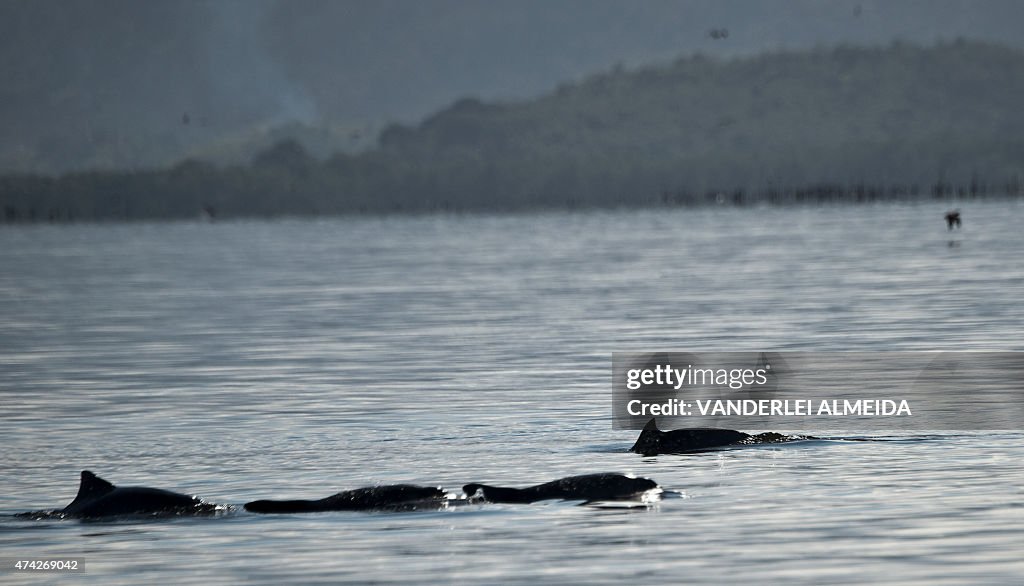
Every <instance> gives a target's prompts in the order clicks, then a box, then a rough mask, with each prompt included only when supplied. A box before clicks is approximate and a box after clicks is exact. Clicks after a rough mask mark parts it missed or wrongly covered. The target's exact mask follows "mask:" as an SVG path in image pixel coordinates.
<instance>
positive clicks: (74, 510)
mask: <svg viewBox="0 0 1024 586" xmlns="http://www.w3.org/2000/svg"><path fill="white" fill-rule="evenodd" d="M222 509H223V507H218V506H217V505H215V504H213V503H208V502H206V501H204V500H202V499H200V498H199V497H195V496H189V495H185V494H180V493H177V492H171V491H169V490H162V489H159V488H149V487H145V486H114V485H113V484H111V483H109V482H107V481H106V480H103V479H102V478H100V477H99V476H96V475H95V474H93V473H92V472H90V471H88V470H82V480H81V483H80V484H79V485H78V495H77V496H75V500H73V501H71V504H69V505H68V506H66V507H64V508H63V509H62V510H60V511H36V512H32V513H21V514H19V515H18V516H19V517H56V518H66V517H74V518H83V519H91V518H100V517H114V516H127V515H147V516H173V515H211V514H214V513H216V512H217V511H218V510H222Z"/></svg>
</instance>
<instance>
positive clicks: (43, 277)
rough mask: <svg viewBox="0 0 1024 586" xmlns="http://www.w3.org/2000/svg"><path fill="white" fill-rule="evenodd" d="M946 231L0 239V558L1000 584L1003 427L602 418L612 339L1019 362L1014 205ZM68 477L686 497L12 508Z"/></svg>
mask: <svg viewBox="0 0 1024 586" xmlns="http://www.w3.org/2000/svg"><path fill="white" fill-rule="evenodd" d="M944 210H945V208H944V207H941V206H925V205H921V206H871V207H830V208H820V209H817V208H805V209H765V210H735V209H708V210H700V211H683V210H671V211H643V212H599V213H598V212H595V213H584V214H547V215H523V216H509V217H489V216H465V217H458V216H430V217H418V218H385V219H381V218H375V219H366V218H354V219H337V220H322V221H300V220H287V221H278V222H226V223H216V224H200V223H195V224H189V223H170V224H127V225H68V226H46V225H39V226H2V227H0V445H2V446H3V449H2V451H0V515H3V516H0V557H26V556H28V557H41V556H50V557H52V556H62V555H63V556H77V557H82V558H84V559H85V564H86V572H85V573H84V574H78V575H75V576H57V575H54V574H49V575H47V576H45V577H43V578H41V580H43V581H59V582H64V581H68V582H70V581H74V582H76V583H77V582H84V583H96V584H100V583H102V584H118V583H125V584H135V583H139V582H143V581H154V582H157V583H171V582H174V583H184V584H189V583H195V584H200V583H202V584H208V583H237V582H256V583H268V584H269V583H280V582H282V581H284V582H304V583H309V582H318V581H323V582H335V581H339V580H350V581H359V582H391V581H407V580H409V581H416V582H430V583H436V582H442V583H443V582H465V583H480V582H501V583H527V582H529V583H537V582H541V583H547V582H586V583H595V582H618V581H622V580H629V581H639V582H645V583H674V582H722V581H726V582H739V581H746V582H751V583H814V584H822V583H861V582H866V581H882V582H906V583H921V584H943V583H1014V582H1019V579H1020V577H1021V576H1022V575H1024V561H1022V559H1021V555H1020V553H1021V552H1022V551H1024V503H1022V501H1024V445H1022V440H1024V434H1021V433H1019V432H974V431H971V430H964V431H963V432H944V433H939V434H927V435H921V434H909V433H903V432H900V431H899V430H894V431H893V432H891V433H887V434H874V435H875V436H876V438H877V439H879V440H882V441H876V442H853V441H842V440H820V441H807V442H798V443H793V444H786V445H776V446H758V447H748V448H743V449H731V450H723V451H718V452H712V453H705V454H698V455H690V456H659V457H654V458H642V457H640V456H637V455H635V454H631V453H628V452H626V449H627V448H628V447H629V446H630V445H631V444H632V442H633V440H634V439H635V436H636V433H635V432H629V431H613V430H612V428H611V410H610V376H611V353H612V352H615V351H651V350H692V351H700V350H725V351H735V350H743V351H746V350H751V351H756V350H769V349H771V350H780V351H784V350H801V351H814V350H861V351H888V350H923V351H933V350H1014V351H1020V350H1024V336H1022V335H1021V332H1022V326H1024V304H1022V302H1021V300H1022V299H1024V262H1022V260H1021V259H1022V257H1024V238H1021V236H1020V228H1019V221H1020V218H1021V217H1022V212H1024V206H1021V205H1020V204H1016V203H1005V202H1001V203H985V204H971V205H970V206H964V222H965V223H964V229H963V231H962V232H959V233H952V234H951V233H948V232H947V231H946V229H945V226H944V224H943V222H942V213H943V212H944ZM858 384H870V381H858ZM779 431H785V430H779ZM82 469H90V470H93V471H94V472H96V473H97V474H99V475H100V476H103V477H104V478H106V479H108V480H110V481H112V482H114V483H115V484H121V485H148V486H157V487H161V488H167V489H172V490H176V491H180V492H187V493H194V494H198V495H200V496H203V497H204V498H206V499H208V500H211V501H214V502H218V503H231V504H241V503H244V502H246V501H249V500H253V499H257V498H320V497H323V496H327V495H329V494H332V493H334V492H337V491H340V490H343V489H348V488H355V487H359V486H368V485H372V484H376V483H391V482H413V483H418V484H428V485H440V486H444V487H445V488H448V489H450V490H453V491H457V490H458V489H459V487H461V485H462V484H464V483H467V482H471V481H478V482H487V483H492V484H498V483H506V484H510V485H527V484H534V483H538V482H544V481H547V480H552V479H555V478H558V477H560V476H566V475H572V474H582V473H590V472H599V471H619V472H632V473H636V474H639V475H643V476H647V477H650V478H653V479H655V480H657V481H658V482H659V483H660V484H661V485H662V486H663V487H665V488H666V489H670V490H673V491H678V492H680V493H681V495H682V496H681V497H676V498H666V499H665V500H663V501H662V502H660V503H658V504H656V505H654V506H652V507H650V508H644V509H639V510H636V509H632V510H618V509H617V510H609V509H597V508H593V507H583V506H577V505H575V504H573V503H562V502H546V503H540V504H536V505H530V506H515V505H487V506H468V507H457V508H453V509H450V510H442V511H432V512H415V513H400V514H399V513H370V514H365V513H327V514H314V515H301V516H257V515H251V514H248V513H245V512H235V513H232V514H228V515H226V516H224V517H222V518H216V519H175V520H160V521H145V522H144V521H137V520H136V521H125V520H122V521H116V522H103V523H98V522H90V523H83V522H78V521H25V520H20V519H14V518H12V517H10V516H9V515H10V514H12V513H16V512H20V511H25V510H36V509H43V508H60V507H62V506H64V505H65V504H67V503H68V502H70V500H71V499H72V498H73V497H74V495H75V492H76V490H77V484H78V473H79V471H80V470H82ZM38 580H40V579H39V578H33V577H29V576H25V575H20V574H13V573H5V574H0V582H4V583H7V582H12V583H17V582H26V583H32V582H35V581H38Z"/></svg>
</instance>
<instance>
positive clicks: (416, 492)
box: [244, 484, 446, 513]
mask: <svg viewBox="0 0 1024 586" xmlns="http://www.w3.org/2000/svg"><path fill="white" fill-rule="evenodd" d="M445 500H446V498H445V493H444V491H443V490H441V489H440V488H435V487H428V486H416V485H413V484H391V485H385V486H373V487H369V488H357V489H355V490H346V491H343V492H339V493H337V494H334V495H331V496H329V497H327V498H322V499H320V500H315V501H307V500H294V501H274V500H261V501H252V502H249V503H245V505H244V506H245V510H247V511H250V512H253V513H319V512H324V511H373V510H412V509H419V508H435V509H436V508H439V507H440V506H442V505H443V504H444V502H445Z"/></svg>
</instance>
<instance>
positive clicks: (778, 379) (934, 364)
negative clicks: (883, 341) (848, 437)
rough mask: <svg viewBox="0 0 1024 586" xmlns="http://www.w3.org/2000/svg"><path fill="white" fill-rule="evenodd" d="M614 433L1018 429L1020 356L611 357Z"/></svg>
mask: <svg viewBox="0 0 1024 586" xmlns="http://www.w3.org/2000/svg"><path fill="white" fill-rule="evenodd" d="M612 380H613V383H612V415H613V425H614V427H615V428H616V429H640V428H642V427H643V426H644V425H645V424H646V423H647V422H648V421H650V419H651V418H652V417H656V418H657V419H658V421H659V426H662V427H663V428H667V427H728V428H740V429H769V428H771V429H775V428H779V429H784V430H795V431H810V430H823V429H848V430H864V431H870V430H905V429H930V430H943V429H945V430H952V429H958V430H971V429H979V430H980V429H1019V428H1020V426H1021V423H1022V422H1024V353H1019V352H871V353H865V352H788V353H773V352H719V353H687V352H661V353H615V354H614V355H613V365H612Z"/></svg>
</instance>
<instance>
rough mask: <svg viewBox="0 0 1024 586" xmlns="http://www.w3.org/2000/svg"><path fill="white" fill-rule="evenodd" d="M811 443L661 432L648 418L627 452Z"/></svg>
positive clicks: (726, 433) (714, 432)
mask: <svg viewBox="0 0 1024 586" xmlns="http://www.w3.org/2000/svg"><path fill="white" fill-rule="evenodd" d="M801 439H814V438H813V437H812V436H795V435H783V434H781V433H775V432H765V433H759V434H757V435H750V434H749V433H743V432H742V431H736V430H733V429H719V428H715V427H690V428H685V429H675V430H671V431H661V430H660V429H658V424H657V423H655V420H654V418H651V420H650V421H648V422H647V425H645V426H644V429H643V431H641V432H640V437H638V438H637V440H636V443H635V444H633V447H632V448H629V451H631V452H636V453H638V454H641V455H644V456H657V455H658V454H681V453H684V452H696V451H700V450H708V449H711V448H718V447H722V446H732V445H736V444H744V445H746V444H774V443H780V442H786V441H792V440H801Z"/></svg>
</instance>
